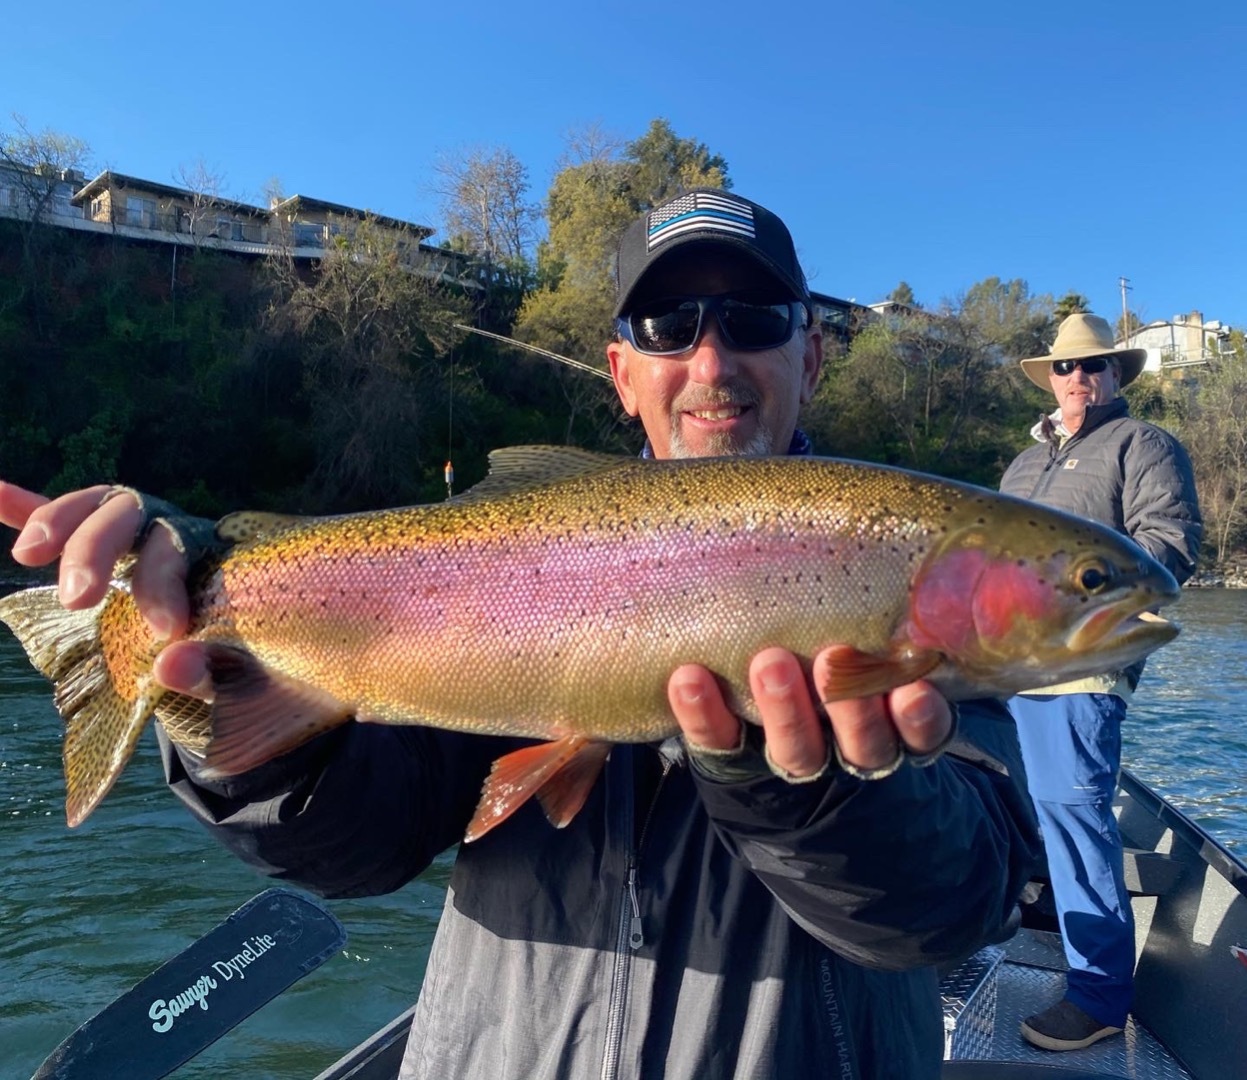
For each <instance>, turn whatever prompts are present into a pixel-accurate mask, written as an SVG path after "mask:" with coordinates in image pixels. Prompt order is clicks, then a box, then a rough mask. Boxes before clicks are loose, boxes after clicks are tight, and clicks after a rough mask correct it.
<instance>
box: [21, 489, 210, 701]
mask: <svg viewBox="0 0 1247 1080" xmlns="http://www.w3.org/2000/svg"><path fill="white" fill-rule="evenodd" d="M108 490H109V488H108V487H107V486H106V485H98V486H96V487H90V488H83V489H81V490H79V491H72V492H70V493H69V494H68V495H62V496H60V498H57V499H51V500H49V499H47V498H46V497H44V496H43V495H37V494H35V493H34V492H32V491H27V490H25V488H20V487H18V486H17V485H16V484H6V483H5V482H3V481H0V524H4V525H8V526H9V527H10V528H13V529H18V530H20V531H19V533H18V537H17V542H16V543H15V544H14V545H13V558H14V559H15V560H17V562H19V563H21V564H22V565H23V566H47V565H48V564H49V563H52V562H55V561H56V560H57V559H58V558H59V559H60V560H61V566H60V574H59V580H58V590H59V593H60V599H61V603H62V604H64V605H65V607H67V608H69V609H71V610H80V609H82V608H89V607H91V606H92V605H93V604H97V603H99V602H100V600H102V599H103V598H104V595H105V593H106V592H107V591H108V583H109V580H110V578H111V577H112V572H113V565H114V564H115V563H116V561H117V560H118V559H119V558H121V556H123V555H125V554H126V553H127V552H129V551H130V550H131V548H132V547H133V545H134V541H135V538H136V535H137V533H138V530H139V526H140V524H141V522H142V513H141V511H140V510H139V506H138V503H137V502H136V501H135V500H134V498H133V497H132V496H130V495H127V494H124V493H121V494H118V495H116V496H115V497H113V498H111V499H109V500H108V501H107V502H103V503H101V500H102V499H103V498H104V495H105V494H106V493H107V492H108ZM186 569H187V568H186V560H185V559H184V558H183V557H182V555H181V553H180V552H179V551H178V550H177V548H176V547H175V546H174V544H173V537H172V535H171V534H170V533H169V530H168V529H153V530H152V532H151V535H150V536H148V538H147V540H146V541H145V543H144V544H143V549H142V551H141V552H140V555H139V560H138V563H137V564H136V565H135V568H134V577H133V579H132V581H131V588H132V590H133V595H134V599H135V602H136V603H137V604H138V608H139V611H140V612H142V614H143V617H144V618H145V619H146V620H147V623H148V625H149V626H150V627H151V628H152V632H153V633H154V634H155V635H156V636H157V637H158V638H160V639H161V640H170V639H172V638H179V637H181V636H182V635H183V634H185V633H186V626H187V623H188V621H189V619H190V600H189V598H188V597H187V594H186ZM155 675H156V678H157V680H158V681H159V682H160V683H161V684H162V685H164V686H166V687H168V688H169V689H170V690H175V691H177V692H179V693H183V694H192V695H193V696H195V697H206V696H208V694H209V693H210V690H211V683H210V680H209V679H208V669H207V665H206V663H205V659H204V654H203V651H202V649H201V648H200V646H198V645H197V644H195V643H194V642H177V643H175V644H173V645H170V646H169V647H168V648H166V649H165V650H164V651H163V652H162V653H161V654H160V656H159V657H158V658H157V660H156V666H155Z"/></svg>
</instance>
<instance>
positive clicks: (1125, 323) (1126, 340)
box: [1117, 277, 1132, 345]
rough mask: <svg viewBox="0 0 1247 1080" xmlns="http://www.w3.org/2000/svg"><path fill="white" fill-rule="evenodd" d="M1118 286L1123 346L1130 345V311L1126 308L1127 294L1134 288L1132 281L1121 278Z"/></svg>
mask: <svg viewBox="0 0 1247 1080" xmlns="http://www.w3.org/2000/svg"><path fill="white" fill-rule="evenodd" d="M1117 285H1118V287H1119V288H1120V289H1121V343H1122V345H1129V344H1130V310H1129V309H1128V308H1127V307H1126V293H1128V292H1129V291H1130V290H1131V288H1132V286H1131V284H1130V279H1129V278H1127V277H1119V278H1118V279H1117Z"/></svg>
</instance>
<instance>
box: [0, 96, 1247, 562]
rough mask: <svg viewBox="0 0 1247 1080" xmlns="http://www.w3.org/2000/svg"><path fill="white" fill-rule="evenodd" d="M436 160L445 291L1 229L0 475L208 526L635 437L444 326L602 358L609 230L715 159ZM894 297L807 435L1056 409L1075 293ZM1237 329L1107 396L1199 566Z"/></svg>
mask: <svg viewBox="0 0 1247 1080" xmlns="http://www.w3.org/2000/svg"><path fill="white" fill-rule="evenodd" d="M9 145H10V149H12V145H13V144H11V143H10V144H9ZM73 145H74V146H75V148H76V152H77V153H79V155H81V152H82V148H81V147H80V146H78V144H77V143H74V144H73ZM26 152H27V153H28V154H30V153H38V152H39V147H38V146H37V145H33V144H32V145H30V146H27V147H26ZM25 163H26V164H38V162H32V161H26V162H25ZM436 171H437V174H438V178H439V180H438V183H439V187H440V190H441V194H442V196H443V199H444V209H443V221H444V224H445V226H446V228H445V229H444V230H443V233H444V239H443V243H444V244H445V245H446V246H447V247H450V248H453V249H455V250H457V251H459V252H461V253H465V254H466V255H467V256H469V258H470V262H471V266H472V268H473V272H472V273H471V274H469V275H468V276H467V278H466V279H463V278H461V280H460V281H459V282H458V283H456V284H447V283H446V282H443V281H437V280H434V279H432V278H430V277H428V276H421V275H418V274H413V273H411V271H410V269H409V268H408V266H407V264H406V263H405V262H404V260H403V259H402V257H401V245H402V243H403V238H402V237H398V236H395V235H394V234H393V233H392V232H389V231H387V230H382V229H378V228H375V227H374V226H373V225H372V224H371V223H370V222H367V221H365V222H364V223H363V224H362V225H360V226H359V227H357V228H354V229H351V230H347V231H344V232H343V233H341V234H339V235H338V236H337V238H336V240H335V242H334V244H333V245H332V246H331V247H330V248H328V249H327V250H326V252H325V255H324V258H323V260H321V261H320V262H319V263H318V264H317V265H316V266H314V267H311V268H309V267H307V266H306V265H305V264H304V265H298V264H296V263H295V262H294V260H293V259H291V258H290V257H289V255H288V254H281V255H277V256H272V257H268V258H265V259H255V258H249V257H244V256H241V255H235V254H229V253H225V252H222V251H215V250H208V249H205V248H203V247H196V248H192V249H178V253H177V254H176V256H175V255H174V249H173V248H172V246H170V245H161V244H138V243H135V242H133V241H127V240H124V239H121V238H117V237H113V236H109V235H103V236H101V235H99V234H94V233H85V232H76V231H71V230H65V229H58V228H56V227H54V226H49V225H36V226H32V225H31V224H30V223H28V222H27V223H22V222H18V221H15V220H0V475H3V476H4V477H5V478H6V479H12V480H14V481H16V482H18V483H22V484H25V485H28V486H33V487H35V488H38V489H41V490H48V491H60V490H67V489H69V488H71V487H74V486H77V485H80V484H82V483H85V482H90V481H99V480H102V479H105V480H119V481H124V482H125V483H129V484H133V485H134V486H136V487H139V488H143V489H147V490H151V491H154V492H159V493H161V494H163V495H166V496H168V497H170V498H172V499H173V500H175V501H177V502H180V503H182V504H184V505H185V506H187V508H188V509H191V510H194V511H196V512H199V513H204V514H210V515H212V514H219V513H223V512H225V511H227V510H230V509H235V508H238V507H244V506H245V507H256V508H280V509H284V510H290V511H299V512H305V513H315V512H330V511H343V510H350V509H359V508H365V507H377V506H382V505H399V504H403V503H411V502H418V501H430V500H435V499H439V498H442V497H444V496H445V494H446V492H447V490H448V488H449V487H450V486H451V485H449V484H448V480H447V475H446V472H445V465H446V463H447V461H451V462H453V465H454V470H455V479H454V481H453V490H456V491H458V490H463V489H464V488H465V487H466V486H468V485H469V484H471V483H473V482H475V481H476V480H477V479H479V478H480V477H481V476H482V475H483V474H484V471H485V467H486V464H485V463H486V455H487V453H488V451H489V450H491V449H493V448H494V447H497V446H504V445H513V444H517V443H527V442H544V443H560V444H562V443H567V444H575V445H579V446H584V447H589V448H594V449H600V450H604V451H608V452H614V453H635V452H636V451H637V449H638V448H639V445H640V440H641V435H640V432H639V429H638V428H637V427H636V426H635V425H634V424H632V423H631V422H630V421H628V420H627V418H626V417H624V416H623V415H622V413H621V411H620V410H619V408H618V405H617V403H616V400H615V396H614V392H613V390H612V389H611V386H610V384H609V383H608V382H607V381H605V380H603V379H598V378H595V377H593V376H592V375H589V374H585V373H584V372H583V371H579V370H576V369H574V368H572V367H568V366H563V365H560V364H557V363H553V362H551V361H549V360H547V359H544V358H542V357H539V356H536V355H533V354H530V353H527V352H523V351H520V350H518V349H516V348H513V347H507V346H505V345H499V344H498V343H496V342H495V341H492V340H487V339H485V338H482V337H478V336H475V335H470V334H466V333H464V332H463V331H462V330H461V329H458V327H459V326H461V325H464V324H469V325H475V326H478V327H480V328H482V329H486V330H490V331H493V332H495V333H499V334H504V335H508V336H513V337H515V338H518V339H521V340H523V341H527V342H530V343H532V344H534V345H538V346H541V347H543V348H545V349H548V350H552V351H553V352H555V353H558V354H561V355H564V356H570V357H573V358H576V359H578V360H581V361H584V362H587V363H589V364H592V365H594V366H597V367H599V368H602V369H604V358H603V348H602V347H603V344H604V342H605V341H606V339H607V336H608V335H609V333H610V311H611V306H612V296H613V285H612V279H611V270H612V258H613V254H614V244H615V239H616V237H617V236H618V234H619V232H620V231H621V230H622V229H623V228H624V227H625V226H626V225H627V224H628V222H630V221H631V220H632V219H633V217H634V216H635V215H636V214H638V213H640V212H641V211H642V210H644V209H645V208H647V207H649V206H652V205H654V204H656V203H657V202H660V201H662V200H663V199H665V198H666V197H668V196H669V195H671V194H673V193H675V192H677V191H678V190H679V189H681V188H684V187H689V186H693V185H697V184H709V185H716V186H729V187H730V186H731V177H730V175H729V169H728V164H727V162H726V161H725V160H724V159H723V158H722V157H721V156H719V155H717V154H715V153H713V152H711V150H710V149H709V148H707V147H706V146H704V145H703V144H700V143H697V142H696V141H695V140H691V139H685V138H681V137H679V136H677V135H676V134H675V132H674V131H673V130H672V129H671V128H670V126H669V125H668V124H667V123H666V122H664V121H655V122H654V123H653V124H651V126H650V128H649V129H648V130H647V131H646V132H645V133H644V134H642V135H641V136H640V137H639V138H637V139H635V140H633V141H631V142H626V141H617V140H612V139H609V138H607V137H605V136H603V135H602V134H601V133H600V132H599V131H597V130H594V129H589V130H587V131H582V132H579V133H577V134H576V135H574V136H572V137H571V138H570V139H569V143H568V147H567V151H566V156H565V158H564V160H563V161H562V163H561V165H560V168H559V169H558V171H557V173H556V175H555V177H554V180H553V182H552V184H551V186H550V189H549V191H548V192H547V193H546V196H545V198H544V200H543V201H542V202H541V203H538V202H537V201H535V199H534V198H533V195H532V192H531V191H530V188H529V181H528V172H527V169H526V168H525V166H524V165H523V163H521V162H519V161H518V160H517V159H515V157H514V156H513V155H511V154H510V153H509V152H508V151H506V150H505V149H491V150H479V149H478V150H472V151H467V152H463V153H460V154H457V155H451V156H447V157H445V158H443V159H442V160H440V161H439V162H438V164H437V170H436ZM1024 259H1025V253H1024V252H1022V253H1019V262H1022V263H1024ZM838 276H839V278H840V279H841V280H851V278H852V268H851V267H848V268H845V269H844V270H843V271H842V272H841V273H840V274H839V275H838ZM815 284H816V286H817V282H816V283H815ZM891 299H892V300H893V301H894V303H893V304H892V305H891V307H890V308H889V313H888V314H887V315H885V316H883V317H880V318H876V319H872V320H869V321H865V322H863V323H862V325H860V326H858V327H856V328H854V329H855V331H856V332H855V334H854V335H853V337H852V339H851V342H850V343H849V344H848V345H847V347H846V346H844V345H843V344H842V343H841V342H840V340H839V339H837V338H836V337H834V336H832V335H830V334H829V335H828V337H827V343H826V348H827V365H826V370H825V373H824V377H823V380H822V383H821V385H820V388H819V390H818V394H817V396H816V399H815V401H814V402H813V404H812V406H811V407H810V409H809V410H808V412H807V416H806V427H807V430H808V431H809V433H810V435H811V437H812V438H813V440H814V442H815V445H816V446H817V447H818V448H819V449H820V451H823V452H827V453H835V454H837V455H841V456H846V457H856V458H863V459H866V460H872V461H881V462H887V463H890V464H895V465H901V466H906V467H911V468H917V469H922V470H926V471H929V472H935V473H940V474H942V475H946V476H954V477H959V478H962V479H967V480H971V481H974V482H978V483H982V484H986V485H989V486H994V484H995V483H996V481H997V480H998V478H999V476H1000V474H1001V472H1002V470H1003V469H1004V467H1005V465H1006V464H1007V463H1008V462H1009V461H1010V460H1011V459H1012V458H1013V456H1014V455H1015V454H1016V453H1017V452H1018V451H1019V450H1020V449H1022V448H1023V447H1024V446H1025V445H1026V444H1027V441H1028V440H1029V438H1030V435H1029V430H1030V428H1031V426H1032V425H1033V424H1034V423H1035V422H1036V420H1037V419H1038V418H1039V416H1040V414H1041V412H1042V411H1043V410H1044V409H1045V408H1048V407H1050V405H1051V402H1050V401H1047V400H1045V398H1044V396H1043V395H1042V394H1040V393H1039V391H1038V390H1037V389H1036V388H1035V387H1033V386H1032V385H1031V384H1030V383H1029V382H1028V381H1027V380H1026V379H1025V378H1024V377H1022V375H1021V371H1020V369H1019V367H1018V365H1017V364H1016V363H1015V362H1014V361H1016V360H1017V359H1018V358H1020V357H1022V356H1033V355H1037V354H1041V353H1042V352H1044V351H1045V350H1046V349H1047V347H1048V345H1049V343H1050V342H1051V340H1052V337H1053V335H1054V334H1055V329H1056V325H1057V323H1059V321H1060V319H1061V318H1063V317H1064V316H1065V315H1067V314H1069V313H1070V312H1071V311H1076V310H1083V309H1085V304H1086V302H1085V300H1084V299H1083V298H1082V297H1081V296H1079V295H1078V294H1077V293H1074V292H1071V293H1068V294H1067V295H1065V296H1062V297H1057V298H1054V297H1052V296H1048V295H1037V294H1032V293H1031V292H1030V290H1029V287H1028V285H1027V283H1026V282H1025V280H1023V279H1021V278H1003V277H988V278H985V279H984V280H982V281H980V282H978V283H976V284H975V285H973V286H971V287H970V288H969V289H967V290H966V292H965V293H964V294H963V295H961V296H958V297H952V298H944V299H941V300H939V301H938V302H930V303H923V302H921V301H920V300H919V299H918V298H915V297H914V295H913V292H912V290H910V289H909V287H908V286H907V285H905V283H903V282H902V283H900V284H899V285H898V286H897V288H896V290H894V292H893V295H892V297H891ZM1232 346H1233V347H1232V349H1231V351H1230V353H1229V354H1228V355H1225V356H1223V357H1222V358H1221V359H1220V360H1219V361H1218V362H1216V363H1214V364H1210V365H1207V366H1202V367H1198V368H1194V369H1184V371H1185V377H1183V378H1180V379H1177V378H1170V377H1168V376H1166V377H1164V378H1158V377H1156V376H1153V375H1147V376H1144V377H1143V378H1141V379H1140V380H1139V381H1138V382H1137V383H1136V384H1135V385H1134V386H1132V387H1130V388H1129V390H1128V392H1127V396H1128V397H1130V399H1131V405H1132V410H1133V411H1134V413H1135V415H1137V416H1141V417H1142V418H1144V419H1147V420H1150V421H1152V422H1154V423H1158V424H1160V425H1162V426H1164V427H1167V428H1169V429H1170V430H1172V431H1174V432H1175V433H1177V434H1178V435H1179V437H1180V438H1181V439H1182V440H1183V442H1184V443H1185V444H1186V446H1187V447H1188V448H1189V449H1190V452H1191V455H1192V458H1193V460H1194V462H1195V466H1196V470H1197V477H1198V483H1199V489H1200V497H1201V500H1202V503H1203V508H1204V512H1205V516H1206V518H1207V523H1208V531H1207V541H1206V555H1207V557H1206V559H1205V565H1207V566H1213V565H1215V564H1225V565H1228V564H1230V563H1232V562H1233V561H1234V560H1235V559H1236V558H1237V557H1239V556H1241V554H1242V553H1243V552H1244V551H1245V550H1247V499H1245V498H1244V494H1245V492H1247V348H1245V346H1244V340H1243V336H1242V334H1241V333H1235V334H1234V335H1233V337H1232Z"/></svg>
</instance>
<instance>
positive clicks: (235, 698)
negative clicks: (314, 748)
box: [204, 645, 352, 777]
mask: <svg viewBox="0 0 1247 1080" xmlns="http://www.w3.org/2000/svg"><path fill="white" fill-rule="evenodd" d="M207 651H208V672H209V674H210V675H211V676H212V690H213V697H212V723H211V728H212V732H211V737H210V739H209V740H208V744H207V747H206V749H205V751H204V764H205V768H206V772H207V775H208V776H209V777H213V776H217V777H219V776H234V775H236V774H237V773H242V772H247V771H248V770H249V769H254V768H256V767H257V766H259V765H263V764H264V763H265V762H266V761H272V760H273V758H275V757H280V756H281V755H282V754H286V753H289V752H290V751H291V750H293V749H295V747H298V746H302V745H303V744H304V743H305V742H307V741H309V740H310V739H314V738H315V737H316V736H317V735H322V734H324V733H325V732H326V731H331V730H333V729H334V728H336V727H339V726H340V725H342V724H344V723H346V722H347V721H348V720H349V719H350V718H351V715H352V709H351V708H350V706H348V705H346V704H345V703H344V702H341V701H339V700H338V699H337V698H336V697H334V696H333V695H332V694H328V693H326V692H325V691H324V690H320V689H318V688H317V687H315V686H312V685H310V684H309V683H305V682H302V681H301V680H299V679H292V678H291V677H290V676H288V675H283V674H281V673H280V672H277V671H273V670H272V669H270V668H267V667H265V666H264V665H263V664H262V663H260V661H259V660H258V659H256V657H254V656H253V655H252V654H251V653H249V652H247V651H245V650H243V649H237V648H234V647H232V646H230V645H209V646H207Z"/></svg>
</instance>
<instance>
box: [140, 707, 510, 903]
mask: <svg viewBox="0 0 1247 1080" xmlns="http://www.w3.org/2000/svg"><path fill="white" fill-rule="evenodd" d="M157 731H158V737H159V740H160V750H161V756H162V759H163V762H164V768H165V775H166V779H167V780H168V782H169V785H170V786H171V787H172V789H173V791H174V793H175V794H176V795H177V797H178V798H179V799H181V801H182V802H183V803H184V804H185V805H186V806H187V807H188V808H189V809H190V811H191V813H192V814H194V815H195V817H196V818H198V819H199V821H201V822H202V823H203V824H204V825H205V826H207V828H208V830H209V831H210V832H211V833H212V834H213V836H214V837H215V838H216V839H217V840H219V841H220V842H221V843H222V844H224V846H225V847H227V848H228V849H230V850H231V851H232V852H234V853H235V854H236V855H238V856H239V857H240V858H242V859H243V860H244V861H246V862H248V863H250V864H251V865H252V866H254V867H256V868H257V869H259V870H260V871H261V872H262V873H265V874H268V875H269V876H271V877H276V878H280V879H282V880H285V881H290V882H293V883H295V884H298V885H301V886H303V887H305V888H307V889H310V890H312V891H313V892H316V893H319V894H320V895H322V896H328V897H349V896H371V895H377V894H380V893H386V892H391V891H393V890H394V889H397V888H399V887H400V886H402V885H404V884H405V883H406V882H408V881H410V880H411V879H412V878H414V877H415V876H416V875H417V874H419V873H420V872H421V871H422V870H423V869H424V868H425V867H426V866H428V864H429V863H430V862H431V861H432V860H433V859H434V858H435V857H436V856H437V855H438V854H439V853H441V852H442V851H444V850H445V849H446V848H448V847H450V846H451V845H453V844H455V843H457V842H458V841H459V840H460V839H462V837H463V832H464V829H465V828H466V826H467V823H468V820H469V819H470V818H471V816H472V812H473V809H474V807H475V804H476V800H477V797H478V795H479V793H480V788H481V782H482V781H483V779H484V777H485V775H486V774H487V772H488V770H489V762H490V761H491V759H492V758H493V757H494V756H496V755H497V754H499V753H501V752H503V751H502V750H499V749H498V744H499V743H501V742H502V740H495V739H491V738H486V737H483V736H472V735H464V734H459V733H454V732H445V731H436V730H433V729H431V728H422V727H412V726H390V725H382V724H360V723H354V722H352V723H349V724H346V725H345V726H343V727H342V728H339V729H338V730H336V731H333V732H330V733H329V734H327V735H323V736H321V737H320V738H318V739H316V740H314V741H313V742H311V743H308V744H307V745H305V746H302V747H300V748H299V749H297V750H295V751H293V752H292V753H290V754H287V755H285V756H283V757H281V758H277V759H275V760H273V761H271V762H268V763H267V764H265V765H262V766H260V767H259V768H258V769H254V770H252V771H251V772H248V773H244V774H242V775H239V776H233V777H227V778H225V779H220V780H215V779H214V780H208V779H206V778H204V777H203V775H202V773H201V771H200V768H199V766H198V765H197V763H196V760H195V758H194V757H193V756H192V755H190V754H187V753H186V752H185V751H183V750H180V749H179V748H177V747H176V746H174V745H173V744H172V743H171V742H170V741H169V739H168V736H167V735H166V734H165V733H164V731H163V730H162V729H161V728H160V726H159V725H157Z"/></svg>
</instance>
